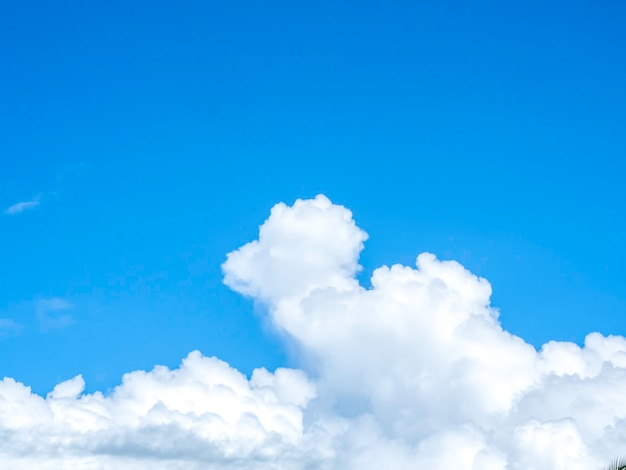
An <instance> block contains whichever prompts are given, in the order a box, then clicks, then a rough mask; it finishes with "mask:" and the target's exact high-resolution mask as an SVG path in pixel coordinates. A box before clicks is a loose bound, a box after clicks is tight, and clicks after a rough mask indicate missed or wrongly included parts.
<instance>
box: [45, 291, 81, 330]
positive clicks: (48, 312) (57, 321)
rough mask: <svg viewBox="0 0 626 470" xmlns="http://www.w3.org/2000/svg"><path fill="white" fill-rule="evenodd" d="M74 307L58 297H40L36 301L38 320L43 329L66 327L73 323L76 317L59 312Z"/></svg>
mask: <svg viewBox="0 0 626 470" xmlns="http://www.w3.org/2000/svg"><path fill="white" fill-rule="evenodd" d="M73 308H74V305H72V304H71V303H69V302H68V301H66V300H63V299H60V298H58V297H53V298H51V299H40V300H38V301H37V302H36V303H35V311H36V314H37V320H39V325H40V326H41V329H42V330H43V331H48V330H52V329H57V328H64V327H66V326H69V325H71V324H73V323H74V319H73V318H72V316H71V315H68V314H60V313H59V312H63V311H65V310H71V309H73Z"/></svg>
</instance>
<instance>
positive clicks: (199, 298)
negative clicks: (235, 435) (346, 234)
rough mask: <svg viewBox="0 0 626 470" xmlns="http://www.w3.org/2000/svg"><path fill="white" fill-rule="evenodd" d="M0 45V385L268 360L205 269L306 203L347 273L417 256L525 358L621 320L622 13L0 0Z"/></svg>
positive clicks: (260, 332)
mask: <svg viewBox="0 0 626 470" xmlns="http://www.w3.org/2000/svg"><path fill="white" fill-rule="evenodd" d="M0 45H1V46H0V87H1V88H0V89H1V93H0V208H1V209H2V210H5V209H6V208H8V207H10V206H11V205H13V204H15V203H18V202H20V201H28V200H31V199H32V198H36V197H38V198H39V205H38V207H36V208H33V209H30V210H25V211H24V212H22V213H19V214H14V215H2V216H1V217H0V268H1V269H0V318H4V319H11V320H12V321H14V322H16V323H18V324H19V325H20V328H19V329H18V330H15V329H5V330H4V331H3V332H0V376H11V377H14V378H16V379H17V380H20V381H23V382H25V383H26V384H28V385H32V386H33V389H34V390H35V391H37V392H39V393H46V392H47V391H49V390H50V389H51V388H52V387H53V386H54V384H55V383H57V382H58V381H60V380H64V379H67V378H70V377H72V376H74V375H76V374H78V373H82V374H83V376H84V377H85V379H86V380H87V389H88V390H95V389H101V390H106V389H108V388H109V387H112V386H114V385H115V384H117V383H119V380H120V378H121V375H122V374H123V373H124V372H127V371H131V370H134V369H138V368H151V367H152V366H153V365H154V364H157V363H160V364H166V365H169V366H175V365H176V364H177V363H178V362H179V361H180V359H181V358H182V357H183V356H184V355H186V354H187V353H188V352H189V351H191V350H192V349H196V348H199V349H200V350H201V351H202V352H203V353H204V354H206V355H216V356H218V357H220V358H221V359H224V360H226V361H228V362H229V363H230V364H232V365H233V366H235V367H237V368H239V369H240V370H242V371H243V372H245V373H249V372H250V371H251V370H252V369H253V368H254V367H258V366H265V367H267V368H270V369H273V368H275V367H277V366H280V365H286V364H287V365H288V364H291V361H290V359H289V357H288V354H287V352H286V351H285V349H284V347H283V346H282V342H281V341H280V339H279V338H278V336H277V335H276V334H275V333H273V332H272V329H271V328H270V327H269V326H268V325H266V324H265V323H264V321H263V319H262V315H260V313H259V312H255V310H254V307H253V305H252V304H251V303H250V302H248V301H247V300H245V299H242V298H240V297H239V296H237V295H236V294H234V293H232V292H230V291H229V290H228V289H227V288H226V287H224V286H223V285H222V283H221V279H222V276H221V271H220V264H221V263H222V262H223V261H224V259H225V254H226V253H227V252H228V251H231V250H233V249H235V248H237V247H238V246H240V245H241V244H243V243H245V242H247V241H250V240H252V239H253V238H255V237H256V234H257V228H258V225H259V224H260V223H262V222H263V220H264V219H265V218H266V217H267V215H268V213H269V209H270V208H271V206H272V205H273V204H274V203H276V202H279V201H285V202H287V203H292V202H293V201H294V200H295V199H296V198H298V197H312V196H314V195H315V194H317V193H320V192H323V193H325V194H326V195H328V196H329V197H330V198H331V199H332V200H333V201H334V202H338V203H341V204H345V205H347V206H348V207H349V208H350V209H352V210H353V212H354V215H355V218H356V220H357V223H358V224H359V225H360V226H361V227H363V228H364V229H365V230H366V231H367V232H368V233H369V234H370V240H369V241H368V242H367V244H366V251H365V252H364V255H363V258H362V264H363V266H364V272H363V276H362V279H363V282H364V283H365V284H367V282H368V281H367V279H368V275H369V274H370V273H371V271H372V269H374V268H376V267H377V266H379V265H381V264H391V263H396V262H402V263H405V264H410V265H412V264H413V262H414V259H415V256H416V255H417V254H418V253H419V252H421V251H431V252H434V253H435V254H437V255H438V256H439V257H442V258H446V259H450V258H451V259H456V260H458V261H460V262H462V263H463V264H464V265H465V266H467V267H468V268H469V269H471V270H472V271H473V272H475V273H477V274H479V275H482V276H485V277H486V278H487V279H488V280H489V281H490V282H491V283H492V285H493V288H494V296H493V304H494V305H495V306H496V307H498V308H500V309H501V320H502V323H503V325H504V327H505V328H507V329H509V330H510V331H512V332H513V333H516V334H519V335H521V336H522V337H523V338H524V339H526V340H527V341H529V342H531V343H532V344H534V345H535V346H537V347H539V346H540V345H541V344H542V343H543V342H545V341H547V340H550V339H559V340H571V341H576V342H578V343H580V342H581V341H582V340H583V338H584V336H585V334H586V333H588V332H591V331H600V332H603V333H605V334H606V333H618V334H626V326H625V323H624V314H625V313H626V249H625V248H624V240H626V220H625V219H626V216H625V213H624V201H626V189H625V186H626V185H625V184H624V175H625V174H626V171H625V170H626V168H625V165H624V156H625V155H626V132H625V130H626V48H625V47H624V46H625V45H626V4H624V3H623V2H616V1H615V2H602V3H598V2H591V1H586V2H584V1H554V2H548V3H546V2H538V1H537V2H533V1H531V2H528V1H524V2H521V1H520V2H517V1H515V2H500V1H479V2H454V1H443V2H416V1H405V2H401V1H395V2H382V1H381V2H372V1H367V2H355V1H345V2H325V1H317V2H310V3H308V4H304V2H286V1H285V2H242V1H233V2H200V1H196V2H163V1H150V2H148V1H135V2H119V1H107V2H97V1H92V2H69V1H66V2H63V1H59V2H43V1H40V2H33V1H24V2H3V3H2V5H1V6H0ZM50 298H59V299H63V300H65V301H66V302H69V303H71V304H72V305H73V308H72V309H71V310H68V311H66V312H57V313H58V314H62V313H65V314H69V315H71V316H72V319H73V321H74V323H73V324H71V325H66V326H64V327H57V328H54V327H49V326H48V327H46V326H45V325H42V323H41V321H39V320H38V316H37V307H36V305H37V302H39V301H41V300H42V299H50ZM53 314H54V312H52V313H50V315H53ZM57 326H61V325H57Z"/></svg>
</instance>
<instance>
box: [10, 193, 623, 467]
mask: <svg viewBox="0 0 626 470" xmlns="http://www.w3.org/2000/svg"><path fill="white" fill-rule="evenodd" d="M366 238H367V235H366V234H365V233H364V232H363V231H362V230H360V229H359V228H358V227H357V226H356V225H355V223H354V221H353V220H352V214H351V213H350V212H349V211H348V210H347V209H345V208H343V207H340V206H336V205H333V204H332V203H331V202H330V201H329V200H328V199H326V198H325V197H323V196H318V197H317V198H315V199H313V200H307V201H297V202H296V203H295V204H294V205H293V206H291V207H288V206H286V205H284V204H279V205H277V206H276V207H274V209H273V210H272V213H271V215H270V218H269V219H268V220H267V221H266V222H265V223H264V224H263V226H262V227H261V229H260V234H259V239H258V240H256V241H253V242H251V243H249V244H247V245H245V246H243V247H241V248H240V249H239V250H236V251H234V252H232V253H230V254H229V255H228V259H227V261H226V262H225V263H224V266H223V269H224V274H225V282H226V283H227V284H228V285H229V286H230V287H231V288H233V289H234V290H236V291H238V292H240V293H242V294H244V295H247V296H250V297H252V298H254V299H255V300H256V301H258V302H261V303H263V304H264V305H265V306H266V308H267V311H268V315H269V317H270V319H271V321H272V322H273V324H274V325H275V327H276V328H278V329H280V330H281V331H283V332H284V333H285V334H287V335H289V336H290V337H291V339H292V340H293V342H294V343H295V344H296V345H297V347H298V348H299V349H300V353H301V358H302V363H303V368H304V370H305V371H306V372H305V371H299V370H291V369H279V370H277V371H276V372H275V373H273V374H272V373H270V372H268V371H266V370H264V369H259V370H257V371H255V373H254V374H253V375H252V377H251V378H250V380H248V379H246V377H244V376H243V375H241V374H240V373H239V372H237V371H236V370H234V369H232V368H231V367H229V366H228V365H227V364H225V363H224V362H221V361H219V360H218V359H215V358H206V357H202V356H201V355H200V354H199V353H197V352H196V353H192V354H190V356H189V357H188V358H187V359H185V361H183V364H182V365H181V366H180V368H178V369H175V370H173V371H172V370H168V369H166V368H163V367H157V368H155V369H154V370H153V371H151V372H141V371H138V372H133V373H131V374H127V375H126V376H125V377H124V379H123V382H122V384H121V385H120V386H119V387H118V388H116V389H115V390H114V391H113V392H112V393H111V394H109V395H106V396H105V395H102V394H100V393H96V394H93V395H83V394H82V390H83V387H84V382H83V380H82V378H81V377H80V376H79V377H76V378H74V379H71V380H70V381H67V382H64V383H61V384H59V385H57V386H56V387H55V389H54V390H53V391H52V392H51V393H50V394H49V395H48V396H47V397H46V398H43V397H39V396H37V395H33V394H32V393H31V392H30V390H29V389H28V388H27V387H25V386H23V385H21V384H18V383H15V382H14V381H12V380H11V379H5V380H4V382H2V383H0V461H3V462H7V465H9V466H12V467H19V468H25V469H28V468H105V469H108V468H111V469H113V468H115V469H118V468H120V469H124V468H156V469H159V468H184V469H195V468H207V467H210V468H255V469H256V468H280V469H283V468H286V469H290V468H294V469H304V468H315V469H317V468H322V469H326V468H327V469H364V470H368V469H380V468H393V469H405V468H406V469H409V468H410V469H413V468H435V469H438V468H442V469H443V468H462V469H475V470H505V469H507V470H522V469H524V470H533V469H534V470H548V469H550V470H553V469H565V468H567V469H569V470H582V469H590V468H591V469H592V468H596V467H597V466H600V465H602V464H604V463H607V462H608V461H609V460H610V459H611V458H612V457H614V456H616V455H618V454H619V453H620V452H624V449H626V399H624V389H626V340H625V339H624V338H623V337H619V336H608V337H605V336H602V335H600V334H597V333H592V334H590V335H588V336H587V338H586V341H585V344H584V346H583V347H579V346H577V345H575V344H572V343H563V342H550V343H548V344H546V345H544V346H543V348H542V349H541V350H540V351H536V350H535V349H534V348H533V347H532V346H531V345H529V344H527V343H526V342H524V341H523V340H522V339H521V338H519V337H516V336H514V335H512V334H510V333H508V332H507V331H505V330H503V329H502V327H501V325H500V323H499V321H498V312H497V311H496V310H494V309H493V308H492V307H491V306H490V296H491V286H490V285H489V283H488V282H487V281H486V280H485V279H482V278H479V277H476V276H474V275H473V274H471V273H470V272H468V271H467V270H465V269H464V268H463V267H462V266H461V265H459V264H458V263H456V262H453V261H440V260H438V259H437V258H436V257H435V256H433V255H431V254H427V253H426V254H422V255H420V256H419V257H418V258H417V263H416V267H415V268H412V267H407V266H400V265H396V266H391V267H386V266H383V267H381V268H379V269H377V270H376V271H375V272H374V274H373V277H372V282H371V285H372V287H371V288H370V289H365V288H363V287H362V286H360V285H359V283H358V282H357V281H356V279H355V274H356V273H357V272H358V270H359V265H358V257H359V253H360V251H361V249H362V248H363V242H364V241H365V240H366ZM311 377H315V379H314V380H313V379H311Z"/></svg>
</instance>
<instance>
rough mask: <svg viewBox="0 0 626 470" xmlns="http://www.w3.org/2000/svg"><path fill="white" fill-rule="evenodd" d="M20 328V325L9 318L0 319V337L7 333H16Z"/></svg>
mask: <svg viewBox="0 0 626 470" xmlns="http://www.w3.org/2000/svg"><path fill="white" fill-rule="evenodd" d="M20 328H21V326H20V324H19V323H17V322H15V321H14V320H11V319H10V318H0V337H1V336H6V335H8V334H9V333H17V332H18V331H19V330H20Z"/></svg>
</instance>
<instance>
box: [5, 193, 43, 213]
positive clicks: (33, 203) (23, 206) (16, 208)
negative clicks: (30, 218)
mask: <svg viewBox="0 0 626 470" xmlns="http://www.w3.org/2000/svg"><path fill="white" fill-rule="evenodd" d="M40 199H41V196H35V197H34V198H32V199H31V200H30V201H22V202H18V203H16V204H13V205H12V206H9V207H7V208H6V209H5V211H4V213H5V215H16V214H20V213H22V212H24V211H25V210H28V209H34V208H35V207H37V206H38V205H39V202H40Z"/></svg>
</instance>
